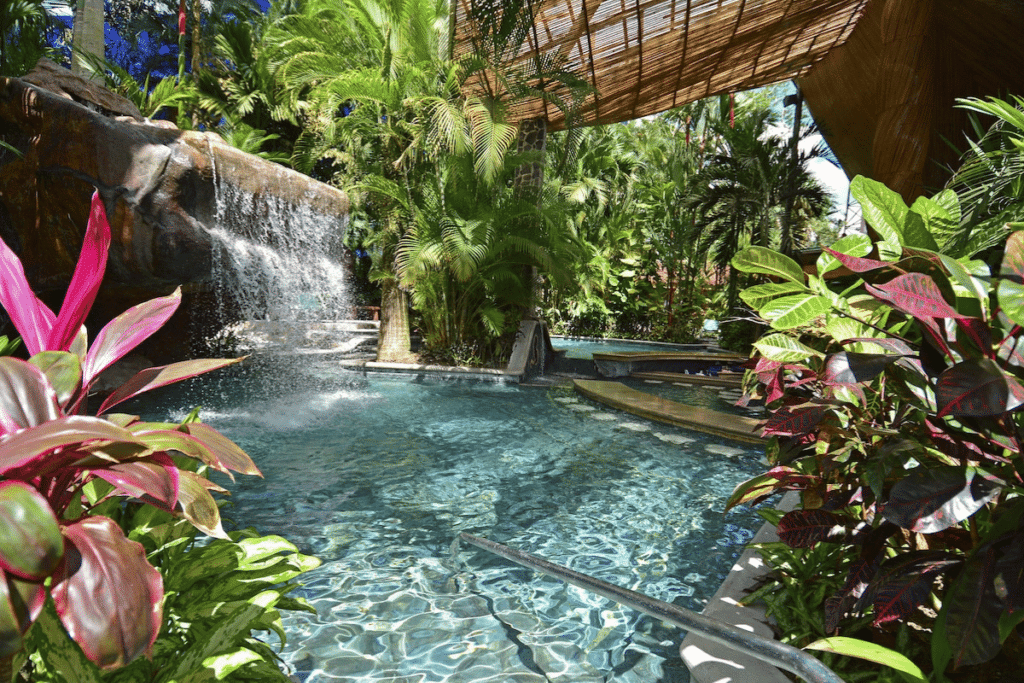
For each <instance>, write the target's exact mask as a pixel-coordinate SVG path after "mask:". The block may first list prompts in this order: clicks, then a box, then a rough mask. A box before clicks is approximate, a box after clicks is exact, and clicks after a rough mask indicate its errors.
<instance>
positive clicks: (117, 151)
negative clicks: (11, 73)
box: [0, 63, 348, 355]
mask: <svg viewBox="0 0 1024 683" xmlns="http://www.w3.org/2000/svg"><path fill="white" fill-rule="evenodd" d="M0 139H2V140H3V141H4V142H6V143H7V144H9V145H11V146H12V147H14V148H15V149H17V150H18V152H19V153H20V155H19V154H13V153H12V152H10V151H7V150H0V238H2V239H3V240H4V241H5V242H7V244H8V245H9V246H10V247H11V248H12V249H13V250H14V251H15V252H16V253H17V254H18V255H19V256H20V257H21V259H22V262H23V263H24V265H25V270H26V273H27V275H28V278H29V281H30V282H31V283H32V285H33V287H35V288H36V291H37V292H38V293H39V295H40V296H41V297H42V298H43V299H44V300H45V301H47V303H49V304H50V305H51V306H53V307H57V306H59V303H60V299H61V298H62V297H63V292H64V290H65V289H66V287H67V284H68V282H69V281H70V277H71V273H72V272H73V269H74V264H75V261H76V259H77V257H78V252H79V250H80V249H81V243H82V236H83V235H84V234H85V223H86V219H87V217H88V208H89V197H90V196H91V195H92V192H93V190H94V189H98V190H99V192H100V195H101V196H102V197H103V199H104V202H105V204H106V208H107V214H108V216H109V219H110V224H111V229H112V244H111V249H110V257H109V262H108V265H107V278H106V281H105V285H104V289H103V291H102V292H101V294H100V297H99V298H98V300H97V305H96V308H95V313H96V318H97V320H93V321H90V322H91V324H90V329H92V330H95V329H98V328H97V327H95V325H98V324H101V323H102V322H105V319H109V318H110V317H112V316H113V315H116V314H117V313H120V312H121V311H123V310H124V309H126V308H127V307H129V306H131V305H134V304H136V303H138V302H140V301H143V300H146V299H149V298H152V297H153V296H157V295H162V294H166V293H168V292H169V291H171V290H172V289H173V288H174V287H176V286H178V285H183V286H184V287H185V294H186V297H185V304H184V305H183V309H185V310H184V311H183V312H182V314H181V315H182V317H183V318H187V319H188V320H190V321H195V320H197V319H199V318H201V317H202V316H201V315H200V313H202V312H203V311H200V310H196V309H197V308H202V307H204V306H205V305H206V304H207V303H208V301H207V300H206V298H205V297H204V292H205V291H207V290H209V288H210V287H209V285H210V281H211V277H212V272H213V265H214V260H215V258H216V243H215V242H216V240H215V238H214V237H213V236H212V235H211V232H210V231H211V229H213V228H215V227H217V225H216V223H217V219H218V213H217V192H218V188H223V187H227V186H231V187H232V188H235V189H236V190H239V191H243V192H246V193H248V194H251V195H252V196H253V197H254V201H257V202H258V201H260V199H261V198H263V197H273V198H275V199H276V200H277V201H281V200H283V201H286V202H288V203H291V204H293V205H295V206H303V207H307V208H311V209H312V210H314V211H316V212H318V213H320V214H322V215H324V216H329V217H332V218H333V219H337V218H338V217H347V214H348V199H347V197H346V196H345V194H344V193H342V192H340V191H338V190H336V189H334V188H331V187H329V186H326V185H324V184H322V183H318V182H316V181H314V180H311V179H310V178H308V177H306V176H303V175H301V174H298V173H295V172H292V171H289V170H287V169H284V168H282V167H280V166H278V165H276V164H271V163H270V162H267V161H265V160H263V159H260V158H258V157H255V156H252V155H249V154H245V153H243V152H240V151H238V150H236V149H234V148H232V147H230V146H228V145H226V144H225V143H224V142H223V141H222V139H221V138H220V137H219V136H217V135H216V134H213V133H200V132H193V131H180V130H178V129H177V128H174V127H173V126H170V125H169V124H168V123H167V122H151V121H148V120H145V119H143V118H142V117H141V115H139V113H138V110H137V109H135V108H134V105H132V104H131V102H128V101H127V100H124V99H123V98H120V97H118V96H117V95H114V94H113V93H110V92H109V91H106V90H102V89H99V88H97V86H96V85H95V84H93V83H89V82H87V81H83V80H81V79H79V78H78V77H76V76H73V75H72V74H71V73H70V72H69V71H66V70H64V69H61V68H60V67H56V66H55V65H52V64H45V63H44V64H42V65H41V67H37V69H36V71H34V72H33V73H32V74H29V75H28V76H26V77H25V78H24V79H5V78H0ZM235 223H236V225H237V221H236V222H235ZM236 229H237V228H236ZM242 229H243V230H244V225H243V227H242ZM223 310H224V309H223V307H221V311H223ZM222 322H226V321H223V320H219V321H217V320H211V321H208V325H216V324H219V323H222ZM190 324H192V323H190ZM169 327H175V325H173V324H172V325H170V326H169ZM177 327H178V328H181V327H182V325H181V323H180V321H179V324H178V325H177ZM179 345H180V343H179ZM172 355H173V354H172Z"/></svg>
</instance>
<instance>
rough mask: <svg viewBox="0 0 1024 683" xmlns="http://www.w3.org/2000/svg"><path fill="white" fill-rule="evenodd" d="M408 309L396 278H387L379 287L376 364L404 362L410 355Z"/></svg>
mask: <svg viewBox="0 0 1024 683" xmlns="http://www.w3.org/2000/svg"><path fill="white" fill-rule="evenodd" d="M411 349H412V342H411V340H410V338H409V307H408V304H407V301H406V295H405V291H404V290H403V289H402V288H401V287H400V286H399V284H398V279H397V278H387V279H386V280H384V281H382V282H381V286H380V338H379V339H378V341H377V361H378V362H384V363H386V362H406V361H408V360H409V356H410V354H411Z"/></svg>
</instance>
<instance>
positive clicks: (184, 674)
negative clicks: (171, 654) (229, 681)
mask: <svg viewBox="0 0 1024 683" xmlns="http://www.w3.org/2000/svg"><path fill="white" fill-rule="evenodd" d="M262 611H263V608H262V607H261V606H259V605H253V604H249V603H245V604H242V605H241V606H240V607H238V608H237V609H235V610H232V611H231V612H230V613H228V614H226V615H224V617H223V618H222V619H221V620H219V621H218V625H217V628H216V629H214V630H213V631H212V632H210V633H208V634H206V636H205V638H204V639H203V640H202V641H201V642H200V643H197V645H196V646H195V647H192V648H190V649H189V650H187V651H186V652H184V653H183V654H182V656H181V657H180V658H179V659H178V665H177V666H176V667H174V669H172V670H171V671H169V672H167V673H166V674H165V675H164V676H161V677H160V678H159V679H158V681H159V682H160V683H191V682H193V681H197V680H203V678H200V676H203V675H204V672H206V671H207V670H206V669H205V668H204V667H203V662H204V661H206V660H208V659H210V658H212V657H216V656H217V655H219V654H222V653H226V652H233V651H234V649H235V647H236V644H237V643H238V641H239V639H240V638H241V637H242V636H244V635H245V634H247V633H248V632H249V624H250V623H251V622H252V620H253V619H255V618H256V617H258V616H259V615H260V613H261V612H262Z"/></svg>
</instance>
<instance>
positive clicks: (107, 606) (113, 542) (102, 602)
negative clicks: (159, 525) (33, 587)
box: [51, 517, 164, 669]
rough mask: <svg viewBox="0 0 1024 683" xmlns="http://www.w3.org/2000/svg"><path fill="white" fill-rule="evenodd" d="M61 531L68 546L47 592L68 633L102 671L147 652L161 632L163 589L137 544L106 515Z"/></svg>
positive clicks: (84, 519)
mask: <svg viewBox="0 0 1024 683" xmlns="http://www.w3.org/2000/svg"><path fill="white" fill-rule="evenodd" d="M62 531H63V534H64V537H65V538H66V539H67V541H68V548H67V551H66V552H65V557H64V561H63V562H62V563H61V565H60V567H59V568H58V569H57V571H56V572H55V573H54V576H53V586H52V588H51V593H52V595H53V600H54V604H55V605H56V607H57V614H58V615H59V616H60V620H61V623H62V624H64V628H65V629H67V632H68V634H69V635H70V636H71V637H72V639H74V641H75V642H77V643H78V644H79V645H80V646H81V647H82V651H83V652H85V655H86V656H87V657H88V658H89V659H90V660H92V661H93V662H94V663H95V664H96V665H97V666H99V667H100V668H102V669H113V668H117V667H119V666H123V665H125V664H127V663H128V662H130V661H132V660H133V659H135V658H136V657H138V656H139V655H141V654H143V653H146V652H148V651H149V650H150V648H151V647H152V646H153V642H154V641H155V640H156V637H157V634H158V632H159V631H160V620H161V614H162V611H161V604H162V601H163V594H164V590H163V579H162V578H161V576H160V572H158V571H157V570H156V569H154V568H153V567H152V566H151V565H150V564H149V562H147V561H146V552H145V550H144V549H143V547H142V544H141V543H136V542H135V541H130V540H128V539H127V538H125V535H124V533H123V532H122V531H121V528H120V527H119V526H118V525H117V524H116V523H115V522H114V521H113V520H111V519H109V518H107V517H86V518H83V519H80V520H78V521H76V522H73V523H72V524H69V525H67V526H65V527H64V528H63V529H62Z"/></svg>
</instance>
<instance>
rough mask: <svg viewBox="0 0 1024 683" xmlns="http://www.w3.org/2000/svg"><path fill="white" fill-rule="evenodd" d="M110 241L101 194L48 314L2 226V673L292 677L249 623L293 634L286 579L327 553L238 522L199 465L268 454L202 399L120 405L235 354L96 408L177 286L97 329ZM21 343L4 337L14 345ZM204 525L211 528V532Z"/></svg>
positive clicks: (159, 377)
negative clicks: (287, 625)
mask: <svg viewBox="0 0 1024 683" xmlns="http://www.w3.org/2000/svg"><path fill="white" fill-rule="evenodd" d="M109 246H110V226H109V224H108V223H107V219H106V212H105V210H104V207H103V204H102V201H101V200H100V197H99V194H98V193H97V194H95V195H94V196H93V201H92V208H91V212H90V217H89V225H88V230H87V232H86V235H85V239H84V243H83V247H82V254H81V256H80V258H79V261H78V264H77V267H76V269H75V273H74V275H73V276H72V279H71V284H70V285H69V287H68V293H67V295H66V297H65V301H64V304H63V306H62V307H61V310H60V312H59V313H58V314H54V313H53V312H52V311H51V310H50V309H49V308H47V306H46V305H45V304H43V303H42V302H41V301H39V299H37V298H36V296H35V295H34V294H33V292H32V290H31V288H30V287H29V284H28V282H27V280H26V279H25V273H24V270H23V269H22V265H21V263H20V261H19V260H18V258H17V256H15V254H14V252H13V251H11V249H10V248H9V247H8V246H7V245H6V244H4V243H3V242H0V305H2V306H3V309H4V311H6V313H7V315H8V316H9V317H10V318H11V321H12V322H13V323H14V325H15V327H16V328H17V330H18V332H19V333H20V334H21V340H22V342H23V343H24V345H25V347H26V349H27V351H28V354H29V358H28V360H20V359H17V358H13V357H10V356H7V355H4V356H0V377H2V381H0V384H2V386H3V390H2V391H0V520H2V522H3V523H2V524H0V680H4V681H5V682H6V681H9V680H11V675H12V671H19V670H22V668H23V667H24V671H25V673H26V675H27V676H28V677H29V678H30V679H31V680H40V681H42V680H54V681H56V680H68V679H73V680H76V681H98V680H100V679H101V678H103V677H104V675H103V673H102V672H104V671H113V672H116V673H114V674H111V675H110V676H106V678H107V679H113V680H132V681H139V680H193V679H195V678H196V677H201V676H206V675H208V674H209V673H211V672H216V676H217V678H218V680H223V679H225V677H230V678H232V679H234V680H253V679H256V680H273V678H274V677H276V678H277V679H278V680H287V679H286V678H285V677H284V675H283V674H281V673H280V670H279V668H278V667H277V665H276V664H277V663H276V660H275V657H276V655H275V654H274V652H273V650H271V649H270V648H268V647H267V646H266V645H265V644H263V643H262V642H260V641H258V640H256V639H255V638H253V636H252V633H253V632H254V631H259V630H273V631H275V632H277V633H278V634H279V635H281V637H282V639H283V629H282V627H281V623H280V613H279V611H278V610H279V609H308V606H307V605H304V604H303V603H302V602H300V601H295V600H289V599H287V598H286V597H285V594H286V593H287V592H288V591H289V590H291V589H292V588H294V585H293V584H289V583H287V582H288V581H290V580H291V579H293V578H295V577H296V576H297V575H299V574H301V573H302V572H304V571H307V570H309V569H311V568H313V567H315V566H316V565H317V564H318V562H317V560H315V559H314V558H308V557H304V556H302V555H300V554H298V553H297V552H296V549H295V547H294V546H292V545H290V544H288V543H287V542H285V541H284V540H283V539H277V538H272V537H268V538H259V537H257V536H255V534H251V533H242V534H237V533H236V535H235V536H234V537H230V536H228V534H226V533H225V531H224V529H223V528H222V526H221V519H220V512H219V508H218V505H217V502H216V500H215V499H214V498H213V496H212V495H211V492H217V491H223V489H222V488H221V487H220V486H218V485H216V484H214V483H213V482H211V481H210V480H208V479H207V478H206V477H205V476H203V474H204V473H205V472H206V471H207V470H218V471H220V472H224V473H226V474H229V475H230V474H231V472H239V473H242V474H248V475H259V473H260V472H259V470H258V469H257V468H256V466H255V464H254V463H253V462H252V460H251V459H250V458H249V456H248V455H246V454H245V453H244V452H243V451H242V450H241V449H240V448H239V447H238V446H236V445H235V444H234V443H232V442H231V441H229V440H228V439H227V438H225V437H224V436H223V435H222V434H220V433H219V432H217V431H216V430H214V429H213V428H211V427H209V426H207V425H204V424H202V423H201V422H199V421H198V419H196V417H195V415H192V416H190V417H189V418H188V419H186V420H185V421H183V422H182V423H181V424H165V423H150V422H143V421H141V420H140V419H139V417H138V416H135V415H129V414H122V413H113V412H110V411H111V409H112V408H114V407H115V406H118V405H120V404H122V403H123V402H125V401H127V400H129V399H131V398H133V397H135V396H138V395H139V394H141V393H143V392H146V391H149V390H152V389H156V388H159V387H163V386H166V385H168V384H171V383H174V382H179V381H181V380H184V379H188V378H190V377H194V376H196V375H199V374H202V373H205V372H209V371H211V370H215V369H217V368H221V367H224V366H226V365H230V364H233V363H236V362H238V361H237V360H205V361H201V360H197V361H183V362H178V363H173V364H171V365H167V366H163V367H156V368H150V369H147V370H143V371H142V372H140V373H138V374H137V375H136V376H135V377H133V378H131V379H130V380H128V382H126V383H125V384H124V385H122V386H121V387H120V388H118V389H116V390H114V391H113V392H112V393H111V394H110V395H108V396H107V397H106V398H105V399H104V400H103V402H102V403H101V404H100V406H99V407H98V409H97V410H96V413H95V415H89V414H88V413H87V403H88V401H87V398H88V396H89V393H90V390H91V388H92V387H93V385H94V384H95V383H96V380H97V379H98V377H99V376H100V374H101V373H102V372H103V371H104V370H105V369H106V368H108V367H110V366H111V365H112V364H114V363H116V362H117V361H118V360H120V359H121V358H123V357H124V356H125V355H126V354H128V353H129V352H131V351H132V350H133V349H134V348H135V347H136V346H137V345H138V344H140V343H141V342H142V341H144V340H145V339H147V338H148V337H149V336H150V335H152V334H153V333H154V332H155V331H157V330H158V329H159V328H160V327H161V326H162V325H163V324H164V323H165V322H166V321H167V320H168V319H169V318H170V316H171V315H172V314H173V313H174V312H175V310H177V307H178V303H179V302H180V299H181V295H180V292H177V291H176V292H175V293H173V294H171V295H170V296H167V297H163V298H159V299H154V300H152V301H149V302H146V303H142V304H139V305H138V306H135V307H133V308H131V309H129V310H128V311H126V312H125V313H123V314H122V315H120V316H118V317H117V318H115V319H114V320H112V321H111V322H110V323H108V324H107V325H106V326H105V327H104V328H103V329H102V330H101V331H100V332H99V334H98V335H96V337H95V338H94V339H93V340H92V342H91V343H90V342H89V339H88V337H87V333H86V329H85V327H84V326H83V324H82V323H83V321H84V320H85V318H86V316H87V315H88V313H89V310H90V309H91V307H92V305H93V302H94V301H95V298H96V294H97V291H98V290H99V286H100V283H101V282H102V280H103V274H104V271H105V267H106V261H107V250H108V248H109ZM14 346H15V345H13V344H11V343H9V342H8V340H7V338H3V343H2V347H3V351H4V352H5V353H7V352H10V351H12V350H14ZM197 532H202V533H203V534H206V535H207V536H210V537H213V538H215V539H217V540H215V541H214V542H213V543H211V544H209V545H206V546H203V547H199V546H197V545H196V536H197ZM186 592H187V593H188V595H187V597H185V593H186ZM186 653H187V654H186ZM141 655H147V656H146V657H144V658H143V659H142V663H138V660H139V658H140V656H141ZM16 657H17V658H18V659H17V662H16V661H15V658H16ZM26 659H27V660H28V661H27V663H26ZM133 662H134V663H133ZM236 674H237V675H236Z"/></svg>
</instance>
